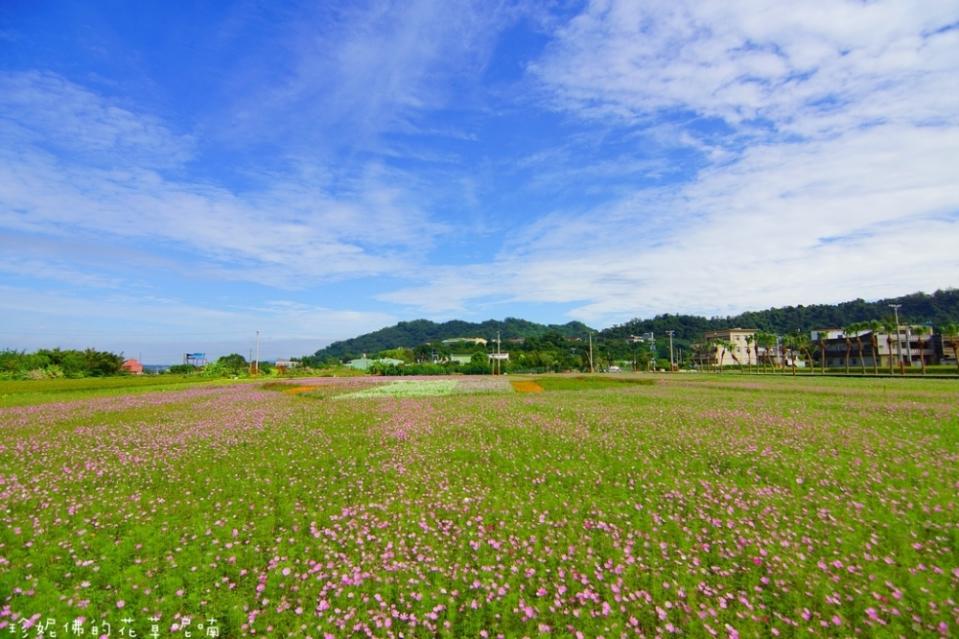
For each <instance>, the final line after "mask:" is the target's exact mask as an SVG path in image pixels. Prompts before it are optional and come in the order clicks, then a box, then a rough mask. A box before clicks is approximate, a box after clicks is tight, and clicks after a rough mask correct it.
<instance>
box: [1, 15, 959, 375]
mask: <svg viewBox="0 0 959 639" xmlns="http://www.w3.org/2000/svg"><path fill="white" fill-rule="evenodd" d="M957 51H959V4H957V3H956V2H942V1H937V2H881V1H880V2H868V3H864V2H842V1H838V0H828V1H823V2H818V1H810V2H804V3H801V4H799V5H797V6H791V7H790V8H789V10H788V11H787V10H783V9H782V6H781V4H780V3H774V2H762V1H758V0H753V1H730V2H722V3H702V2H677V1H673V2H636V1H633V2H627V1H620V0H606V1H596V2H536V3H534V2H523V1H519V0H518V1H515V2H510V1H506V0H503V1H501V2H495V1H484V2H475V3H474V2H466V1H462V2H448V1H440V0H409V1H406V2H356V3H332V2H330V3H327V2H320V3H306V2H304V3H295V2H294V3H282V2H252V1H251V2H235V3H225V2H221V3H213V2H210V3H182V4H181V3H177V6H173V5H171V4H170V3H160V2H156V3H150V2H137V3H129V2H105V1H104V2H96V3H92V2H79V1H78V2H68V1H62V2H32V1H31V2H27V1H18V0H12V1H8V2H4V3H3V4H2V5H0V300H2V301H0V305H2V308H0V311H2V313H3V315H2V316H3V318H4V320H3V323H2V327H0V347H13V348H26V349H32V348H36V347H41V346H53V345H60V346H63V347H86V346H92V347H96V348H105V349H110V350H116V351H121V350H122V351H124V352H125V353H127V354H128V355H136V354H142V356H143V358H144V360H146V361H148V362H169V361H175V360H176V359H177V358H178V357H179V356H180V354H181V353H183V352H185V351H200V350H203V351H206V352H208V353H211V354H213V355H217V354H222V353H226V352H230V351H239V352H243V353H247V352H248V350H249V348H251V347H252V344H253V336H254V333H255V331H256V330H260V331H261V332H262V335H263V353H264V355H265V356H266V357H282V356H290V355H300V354H305V353H309V352H312V351H314V350H316V348H318V347H320V346H322V345H324V344H326V343H328V342H329V341H331V340H334V339H339V338H345V337H350V336H353V335H356V334H359V333H362V332H366V331H368V330H373V329H376V328H379V327H382V326H385V325H388V324H392V323H394V322H396V321H398V320H403V319H413V318H418V317H427V318H431V319H435V320H443V319H450V318H462V319H468V320H482V319H487V318H490V317H494V318H502V317H506V316H519V317H524V318H527V319H531V320H536V321H543V322H555V323H562V322H566V321H569V320H572V319H576V320H582V321H585V322H587V323H589V324H591V325H593V326H596V327H605V326H609V325H611V324H614V323H618V322H622V321H625V320H628V319H630V318H632V317H637V316H639V317H646V316H652V315H654V314H657V313H663V312H688V313H700V314H706V315H716V314H721V315H725V314H729V313H735V312H739V311H743V310H748V309H759V308H765V307H768V306H781V305H786V304H801V303H805V304H808V303H819V302H838V301H842V300H846V299H852V298H855V297H864V298H867V299H875V298H879V297H883V296H887V295H898V294H903V293H907V292H912V291H916V290H925V291H932V290H934V289H936V288H942V287H949V286H956V285H957V284H959V282H957V277H956V274H957V273H959V251H957V246H959V179H957V178H959V170H957V168H956V167H957V166H959V58H957V53H956V52H957Z"/></svg>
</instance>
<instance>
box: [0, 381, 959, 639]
mask: <svg viewBox="0 0 959 639" xmlns="http://www.w3.org/2000/svg"><path fill="white" fill-rule="evenodd" d="M550 379H551V378H547V377H544V378H542V379H539V378H538V379H537V380H536V381H537V383H540V384H541V386H542V388H543V389H544V392H537V393H514V392H512V389H511V388H510V387H509V384H508V383H505V382H501V381H500V380H499V379H481V378H477V380H476V384H475V385H474V386H472V387H471V386H470V384H469V383H467V384H464V385H463V386H462V387H460V386H459V383H460V381H462V380H456V381H453V380H442V379H441V380H435V379H434V380H431V382H430V383H435V382H443V384H440V385H438V386H436V387H435V388H432V390H433V391H435V392H419V391H414V390H410V391H409V392H399V393H395V392H385V391H377V389H382V388H384V386H381V385H380V383H379V382H378V381H377V380H375V379H372V378H350V379H335V378H326V379H323V380H319V379H318V380H302V379H298V380H296V382H295V384H294V385H293V386H291V388H297V389H298V390H297V392H277V390H276V389H272V388H267V387H264V386H262V385H259V384H243V383H239V384H229V385H209V384H208V385H203V386H198V387H187V388H179V387H177V388H173V389H170V390H165V391H162V392H159V391H157V392H152V391H146V392H136V393H132V392H131V393H126V392H121V391H115V392H114V393H113V394H103V395H96V396H89V397H87V396H83V397H75V396H73V395H70V394H69V393H65V394H64V395H63V396H62V397H52V398H51V397H46V398H45V399H44V401H43V402H42V403H27V404H23V402H21V401H18V400H17V399H16V398H8V399H5V401H6V404H5V406H4V407H2V408H0V637H4V636H7V635H8V634H9V636H11V637H21V636H29V637H36V636H53V635H51V634H50V631H51V630H55V631H56V636H58V637H72V636H83V637H96V636H111V637H116V636H133V635H131V634H130V632H131V631H135V632H136V636H137V637H188V636H192V637H200V636H221V637H239V636H263V637H314V638H320V637H323V638H326V637H344V636H371V637H432V636H444V637H484V638H487V637H498V636H502V637H523V636H526V637H546V636H556V637H598V636H602V637H606V638H612V637H655V636H659V637H669V636H677V637H724V638H729V637H757V636H781V637H802V636H809V637H813V636H816V637H818V636H825V637H849V636H864V637H871V636H882V637H885V636H891V637H896V636H903V637H916V636H956V635H957V634H959V594H957V593H959V386H957V385H956V384H955V383H954V382H952V381H949V380H939V381H934V380H912V379H905V380H899V379H890V380H858V379H853V380H844V379H827V378H819V379H807V378H799V379H788V378H772V379H764V378H763V377H762V376H735V375H723V376H706V375H703V376H695V377H693V376H683V375H674V376H662V377H659V378H656V381H655V383H652V384H650V383H644V384H633V383H618V382H616V383H613V382H610V383H603V384H598V385H595V386H591V385H590V384H589V383H587V382H581V381H580V382H575V383H573V382H568V381H566V382H551V381H545V382H544V381H542V380H550ZM556 379H561V378H556ZM577 379H581V378H577ZM646 379H651V378H646ZM403 383H406V382H403ZM303 386H315V390H309V389H307V392H300V389H302V387H303ZM403 388H407V389H416V388H419V389H424V388H427V387H426V386H423V385H422V384H419V385H418V386H417V385H414V386H409V387H403ZM281 390H282V389H281ZM351 394H352V395H351ZM366 395H369V396H366ZM5 397H6V396H5ZM334 397H342V399H340V400H339V401H327V400H329V399H332V398H334ZM78 630H82V631H83V632H82V633H80V632H79V631H78Z"/></svg>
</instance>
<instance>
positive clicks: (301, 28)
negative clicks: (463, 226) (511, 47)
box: [211, 0, 508, 151]
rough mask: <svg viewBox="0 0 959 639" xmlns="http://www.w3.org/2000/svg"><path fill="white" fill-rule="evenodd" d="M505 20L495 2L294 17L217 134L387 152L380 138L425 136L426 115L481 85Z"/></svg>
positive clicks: (374, 6)
mask: <svg viewBox="0 0 959 639" xmlns="http://www.w3.org/2000/svg"><path fill="white" fill-rule="evenodd" d="M506 14H507V12H506V11H505V10H504V7H503V6H501V4H500V3H496V2H473V1H467V2H456V3H450V2H444V1H442V0H411V1H409V2H402V3H396V2H391V1H388V0H370V1H368V2H361V3H358V4H355V5H352V6H349V7H337V8H331V7H329V6H327V5H325V4H320V5H317V6H316V7H315V8H313V9H308V10H304V11H300V12H297V13H296V15H295V17H294V19H292V20H290V21H288V22H285V21H284V22H282V23H280V24H277V25H274V26H272V27H271V30H272V31H274V37H275V40H271V42H270V52H271V53H273V54H274V55H273V56H269V57H264V58H263V59H261V60H259V59H257V56H258V53H259V52H251V55H250V59H249V64H250V66H251V67H253V69H254V71H252V72H250V73H249V74H246V75H240V76H238V77H237V78H235V79H233V80H232V81H231V91H230V93H231V95H232V96H233V98H234V101H233V104H232V105H231V107H230V110H229V113H228V115H227V117H226V118H225V119H224V121H223V122H221V123H220V124H219V125H218V124H217V123H213V124H212V125H211V126H213V127H214V128H219V129H222V132H223V133H224V135H226V136H235V135H237V133H239V135H240V136H241V137H242V138H244V139H250V138H253V139H256V138H260V139H262V138H269V140H270V141H271V142H272V143H275V142H276V141H277V140H282V141H283V143H284V144H285V145H288V146H289V145H292V146H297V143H301V144H300V146H302V143H306V145H307V146H313V145H315V144H320V145H323V146H329V145H334V146H335V145H336V144H341V145H345V146H348V147H350V148H354V149H364V150H368V149H371V148H375V149H376V150H377V151H380V150H382V147H383V144H382V140H379V139H378V138H379V136H380V135H381V134H383V133H385V132H390V131H399V132H409V131H415V130H418V129H419V128H420V126H419V125H418V124H417V120H418V119H419V116H421V115H422V114H423V113H424V112H429V111H430V110H433V109H437V108H441V107H444V106H446V105H447V104H448V102H449V101H450V100H454V99H456V100H462V99H463V98H464V95H463V93H462V92H459V91H457V89H462V88H464V87H469V86H471V84H472V83H473V82H475V81H476V79H477V78H478V77H479V75H480V72H481V71H482V69H483V66H484V65H485V64H486V61H487V59H488V57H489V55H490V52H491V51H492V47H493V43H494V39H495V35H496V33H497V30H498V28H499V27H500V26H501V25H502V24H503V23H504V21H505V20H507V19H508V17H507V15H506ZM277 43H279V44H278V46H277ZM277 48H279V50H281V51H282V52H283V53H284V55H283V56H281V57H277V56H276V55H275V53H276V49H277ZM264 77H269V80H268V81H265V82H264V81H263V80H264ZM224 125H225V126H224ZM459 135H463V134H462V133H460V134H459ZM387 148H388V147H387Z"/></svg>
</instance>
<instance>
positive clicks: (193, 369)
mask: <svg viewBox="0 0 959 639" xmlns="http://www.w3.org/2000/svg"><path fill="white" fill-rule="evenodd" d="M251 368H252V364H251V362H249V361H247V359H246V358H245V357H243V356H242V355H240V354H239V353H230V354H229V355H224V356H222V357H219V358H217V360H216V361H215V362H210V363H209V364H207V365H206V366H203V367H197V366H193V365H192V364H177V365H175V366H171V367H170V368H169V369H168V370H167V372H168V373H170V374H173V375H205V376H207V377H242V376H245V375H249V374H250V372H251ZM258 368H259V373H260V374H261V375H272V374H273V372H274V370H275V368H274V366H273V365H272V364H271V363H269V362H259V364H258Z"/></svg>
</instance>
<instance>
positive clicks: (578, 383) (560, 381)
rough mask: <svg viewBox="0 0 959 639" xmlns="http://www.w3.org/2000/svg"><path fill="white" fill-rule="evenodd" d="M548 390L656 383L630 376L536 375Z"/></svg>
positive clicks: (651, 380) (544, 388) (535, 379)
mask: <svg viewBox="0 0 959 639" xmlns="http://www.w3.org/2000/svg"><path fill="white" fill-rule="evenodd" d="M533 381H535V382H536V383H537V384H539V385H540V386H542V387H543V390H546V391H559V390H594V389H601V388H628V387H630V386H649V385H652V384H654V383H655V381H654V380H653V379H649V378H638V377H635V376H629V377H625V376H624V377H604V376H586V375H582V376H577V377H566V376H556V377H551V376H548V377H536V378H534V380H533Z"/></svg>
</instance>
